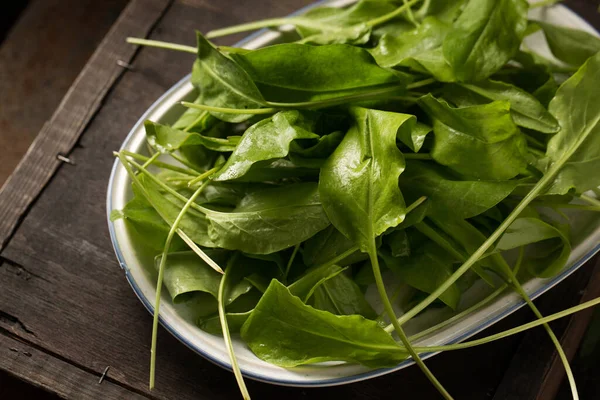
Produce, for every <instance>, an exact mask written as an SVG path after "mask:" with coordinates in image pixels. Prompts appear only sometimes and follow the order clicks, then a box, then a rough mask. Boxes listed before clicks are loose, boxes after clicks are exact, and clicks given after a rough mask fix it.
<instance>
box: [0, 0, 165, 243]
mask: <svg viewBox="0 0 600 400" xmlns="http://www.w3.org/2000/svg"><path fill="white" fill-rule="evenodd" d="M172 3H173V0H152V1H149V0H133V1H132V2H131V3H129V4H128V5H127V7H126V8H125V10H123V12H122V13H121V15H120V16H119V18H118V19H117V21H116V22H115V23H114V25H113V26H112V27H111V29H110V30H109V32H108V33H107V34H106V36H105V38H104V39H103V40H102V43H101V44H100V46H98V48H97V49H96V51H95V52H94V54H93V55H92V57H91V58H90V60H89V61H88V62H87V64H86V65H85V67H84V68H83V70H82V71H81V73H80V74H79V76H78V77H77V79H76V80H75V82H74V83H73V85H72V86H71V88H70V89H69V91H68V92H67V94H66V95H65V97H64V98H63V100H62V101H61V103H60V105H59V106H58V108H57V110H56V111H55V112H54V114H53V115H52V117H51V119H50V120H49V121H48V122H46V123H45V124H44V126H43V128H42V130H41V131H40V133H39V134H38V135H37V137H36V138H35V140H34V141H33V143H32V144H31V146H30V147H29V149H28V150H27V153H26V154H25V156H24V157H23V159H22V160H21V161H20V162H19V164H18V165H17V168H16V169H15V171H14V172H13V173H12V175H11V176H10V177H9V178H8V179H7V181H6V182H5V183H4V185H3V186H2V188H0V252H1V251H2V250H3V249H4V248H5V246H6V244H7V243H8V241H10V239H11V238H12V235H13V234H14V232H15V231H16V229H17V227H18V226H19V224H20V222H21V221H22V219H23V218H24V216H25V215H26V214H27V213H28V212H29V210H30V209H31V207H32V205H33V204H34V203H35V202H36V200H37V199H38V197H39V195H40V194H41V193H42V192H43V190H44V188H45V187H46V186H47V185H48V183H49V182H50V180H51V179H52V177H53V176H54V175H55V173H56V171H57V170H58V168H59V167H60V166H61V164H62V163H63V162H62V161H60V160H59V159H58V158H57V156H58V155H59V154H61V155H63V156H68V154H69V153H70V152H71V151H72V149H73V148H74V146H75V145H76V143H77V141H78V140H79V138H80V136H81V134H82V133H83V131H85V129H86V127H87V126H88V125H89V123H90V122H91V121H92V120H93V118H94V116H95V115H96V113H97V112H98V110H99V109H100V106H101V104H102V101H103V99H104V98H105V97H106V96H107V94H108V93H109V92H110V90H111V89H112V88H113V87H114V85H115V84H116V83H117V82H118V80H119V78H120V77H121V76H122V75H123V74H124V72H126V71H127V69H125V68H122V67H120V66H119V65H117V61H118V60H121V61H123V62H126V63H131V61H132V59H133V58H134V57H135V55H136V54H137V52H138V50H139V49H138V48H136V47H134V46H130V45H129V44H127V43H126V42H125V38H126V37H127V36H141V37H146V36H147V35H148V34H150V33H151V32H152V30H153V29H154V28H155V26H156V25H157V24H158V23H159V21H160V20H161V19H162V17H163V16H164V15H165V13H166V12H167V11H168V9H169V7H170V6H171V5H172Z"/></svg>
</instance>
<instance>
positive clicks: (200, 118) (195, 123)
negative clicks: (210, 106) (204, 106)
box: [183, 111, 208, 132]
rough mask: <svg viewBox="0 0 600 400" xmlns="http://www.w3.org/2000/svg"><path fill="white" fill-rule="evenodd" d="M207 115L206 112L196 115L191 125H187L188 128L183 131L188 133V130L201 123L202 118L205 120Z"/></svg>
mask: <svg viewBox="0 0 600 400" xmlns="http://www.w3.org/2000/svg"><path fill="white" fill-rule="evenodd" d="M207 114H208V111H202V112H201V113H200V115H198V117H196V119H195V120H194V121H193V122H192V123H191V124H189V125H188V126H186V127H185V128H184V130H183V131H184V132H189V131H190V129H192V128H193V127H195V126H196V125H197V124H198V123H199V122H200V121H202V120H203V119H204V118H206V115H207Z"/></svg>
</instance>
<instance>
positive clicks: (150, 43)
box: [127, 37, 248, 54]
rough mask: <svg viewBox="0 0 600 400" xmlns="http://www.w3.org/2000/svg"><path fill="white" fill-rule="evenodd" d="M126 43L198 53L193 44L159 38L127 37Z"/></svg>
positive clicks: (234, 50)
mask: <svg viewBox="0 0 600 400" xmlns="http://www.w3.org/2000/svg"><path fill="white" fill-rule="evenodd" d="M127 43H131V44H136V45H138V46H145V47H156V48H158V49H166V50H173V51H180V52H183V53H190V54H197V53H198V49H197V48H196V47H194V46H186V45H184V44H178V43H171V42H163V41H161V40H149V39H141V38H134V37H128V38H127ZM217 48H218V49H219V50H221V51H224V52H227V53H245V52H247V51H248V50H246V49H240V48H238V47H230V46H217Z"/></svg>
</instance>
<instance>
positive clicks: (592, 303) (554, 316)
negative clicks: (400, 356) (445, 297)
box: [414, 297, 600, 353]
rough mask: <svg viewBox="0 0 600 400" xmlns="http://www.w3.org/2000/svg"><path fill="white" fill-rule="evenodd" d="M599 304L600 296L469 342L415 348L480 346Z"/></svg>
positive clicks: (447, 349)
mask: <svg viewBox="0 0 600 400" xmlns="http://www.w3.org/2000/svg"><path fill="white" fill-rule="evenodd" d="M597 304H600V297H598V298H596V299H594V300H590V301H586V302H585V303H581V304H579V305H577V306H575V307H571V308H567V309H566V310H563V311H560V312H558V313H556V314H552V315H549V316H547V317H544V318H542V319H538V320H536V321H532V322H529V323H527V324H523V325H521V326H518V327H516V328H512V329H508V330H506V331H503V332H500V333H496V334H494V335H490V336H487V337H484V338H481V339H476V340H471V341H469V342H463V343H456V344H450V345H444V346H426V347H415V348H414V349H415V350H416V351H418V352H419V353H428V352H433V351H449V350H461V349H468V348H470V347H475V346H480V345H482V344H486V343H490V342H493V341H495V340H498V339H503V338H505V337H508V336H511V335H515V334H517V333H521V332H524V331H526V330H528V329H531V328H535V327H538V326H540V325H544V324H547V323H549V322H552V321H556V320H557V319H560V318H563V317H566V316H568V315H571V314H575V313H576V312H579V311H582V310H585V309H586V308H590V307H593V306H595V305H597Z"/></svg>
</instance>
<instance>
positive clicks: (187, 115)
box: [171, 96, 219, 133]
mask: <svg viewBox="0 0 600 400" xmlns="http://www.w3.org/2000/svg"><path fill="white" fill-rule="evenodd" d="M201 100H202V96H198V97H197V98H196V99H195V100H194V104H202V102H201ZM217 122H219V119H217V118H215V117H213V116H212V115H211V114H210V113H209V112H207V111H204V110H199V109H197V108H190V107H185V111H184V112H183V114H181V116H180V117H179V118H178V119H177V121H175V122H174V123H173V124H172V125H171V127H172V128H173V129H185V130H186V131H190V132H199V133H200V132H203V131H205V130H207V129H209V128H211V127H213V126H214V125H215V124H216V123H217Z"/></svg>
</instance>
